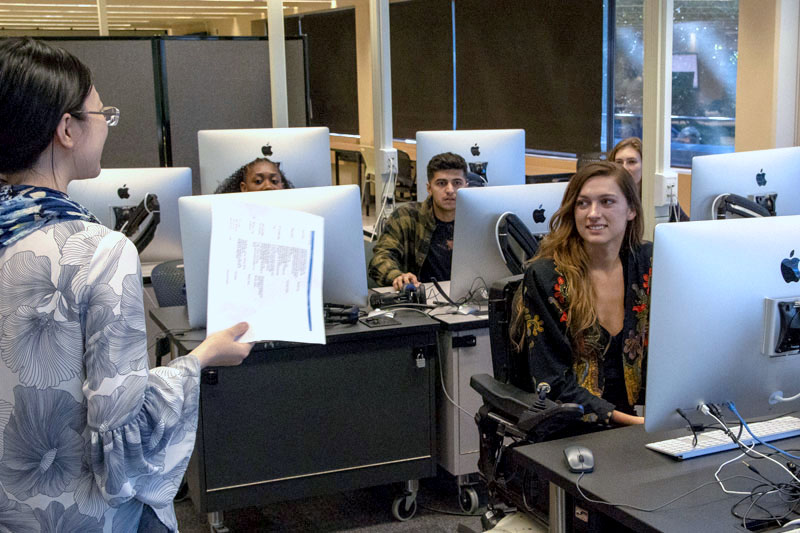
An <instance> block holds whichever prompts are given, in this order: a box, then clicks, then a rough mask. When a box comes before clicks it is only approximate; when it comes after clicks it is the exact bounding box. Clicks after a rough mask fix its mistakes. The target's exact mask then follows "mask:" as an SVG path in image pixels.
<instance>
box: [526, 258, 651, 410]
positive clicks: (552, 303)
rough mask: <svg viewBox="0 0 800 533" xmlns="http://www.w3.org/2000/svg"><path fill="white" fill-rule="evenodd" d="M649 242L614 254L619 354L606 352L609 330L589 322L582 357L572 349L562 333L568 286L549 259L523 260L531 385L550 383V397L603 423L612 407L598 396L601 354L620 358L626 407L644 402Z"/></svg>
mask: <svg viewBox="0 0 800 533" xmlns="http://www.w3.org/2000/svg"><path fill="white" fill-rule="evenodd" d="M652 255H653V245H652V243H649V242H646V243H643V244H642V245H641V246H640V247H638V248H636V249H635V250H633V251H631V250H625V251H623V252H621V253H620V259H621V260H622V265H623V268H624V269H625V283H626V289H625V319H624V322H623V330H624V332H625V333H624V348H623V353H622V354H619V353H617V354H606V353H605V352H606V350H607V348H608V346H609V343H610V341H611V337H610V335H609V333H608V332H607V331H606V330H605V329H604V328H603V327H602V326H600V324H599V323H595V325H594V326H592V327H591V328H590V329H589V330H588V331H587V332H586V333H585V339H584V342H585V345H586V348H587V352H588V353H587V357H585V358H577V357H575V356H574V354H573V346H572V339H571V338H570V336H569V334H568V332H567V309H569V298H570V287H569V286H568V284H567V283H566V281H565V279H564V277H563V276H562V275H561V273H559V272H558V270H556V267H555V263H554V262H553V260H552V259H539V260H536V261H534V262H533V263H531V264H530V265H528V267H527V268H526V269H525V277H524V281H523V284H522V290H523V292H522V296H523V301H524V303H525V309H524V316H523V318H524V321H525V343H524V346H525V348H524V349H525V350H526V352H527V357H528V366H529V369H530V371H531V374H532V376H531V377H532V383H531V385H532V387H531V388H532V390H533V389H534V388H535V386H536V385H537V384H538V383H539V382H542V381H544V382H547V383H548V384H550V387H551V388H552V392H551V394H550V397H551V398H553V399H556V400H560V401H562V402H573V403H579V404H582V405H583V406H584V409H585V410H586V414H587V416H586V417H585V419H586V420H587V421H596V422H601V423H608V422H609V420H610V417H611V412H612V411H613V410H614V409H615V406H614V405H613V404H611V403H610V402H607V401H606V400H604V399H603V398H602V396H603V385H604V377H603V358H604V357H605V356H606V355H608V356H614V357H620V356H621V357H622V358H623V365H622V366H623V371H624V376H625V388H626V391H627V395H628V401H629V403H630V405H631V406H633V405H636V404H637V403H643V401H644V375H645V374H644V372H645V360H646V358H647V333H648V325H649V315H650V277H651V273H652V269H651V264H652Z"/></svg>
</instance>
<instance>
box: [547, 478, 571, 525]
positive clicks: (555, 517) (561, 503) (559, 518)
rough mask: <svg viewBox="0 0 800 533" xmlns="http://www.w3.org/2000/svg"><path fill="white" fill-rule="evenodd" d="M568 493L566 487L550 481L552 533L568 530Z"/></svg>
mask: <svg viewBox="0 0 800 533" xmlns="http://www.w3.org/2000/svg"><path fill="white" fill-rule="evenodd" d="M566 498H567V494H566V492H564V489H562V488H561V487H559V486H558V485H556V484H554V483H550V533H566V531H567V503H566Z"/></svg>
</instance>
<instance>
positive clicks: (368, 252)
mask: <svg viewBox="0 0 800 533" xmlns="http://www.w3.org/2000/svg"><path fill="white" fill-rule="evenodd" d="M376 244H377V241H367V240H365V241H364V260H365V262H366V265H365V268H366V269H367V288H368V289H375V288H377V287H378V284H377V283H376V282H375V280H374V279H372V278H371V277H370V276H369V262H370V261H372V256H373V255H374V252H373V248H375V245H376Z"/></svg>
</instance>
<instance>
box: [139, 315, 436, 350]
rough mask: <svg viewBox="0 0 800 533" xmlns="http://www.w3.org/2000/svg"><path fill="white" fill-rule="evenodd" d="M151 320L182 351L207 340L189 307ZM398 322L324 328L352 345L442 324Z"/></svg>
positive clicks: (414, 318) (417, 318)
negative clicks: (191, 322)
mask: <svg viewBox="0 0 800 533" xmlns="http://www.w3.org/2000/svg"><path fill="white" fill-rule="evenodd" d="M150 317H151V318H152V319H153V321H154V322H155V324H156V325H157V326H158V327H159V328H160V329H161V330H162V331H164V332H166V333H167V334H168V335H169V337H170V338H171V340H172V341H173V342H175V343H176V344H178V345H179V346H180V347H181V348H183V349H185V350H187V351H190V350H193V349H194V348H196V347H197V345H198V344H200V343H201V342H202V341H203V340H204V339H205V338H206V330H205V329H190V328H189V318H188V315H187V312H186V306H179V307H159V308H156V309H153V310H151V311H150ZM398 320H399V321H400V322H401V323H400V324H396V325H392V326H386V327H377V328H370V327H368V326H365V325H364V324H361V323H360V322H359V323H357V324H334V325H330V326H327V327H326V328H325V336H326V341H327V343H328V344H333V343H341V342H349V341H353V340H366V339H377V338H381V337H390V336H396V335H414V334H417V333H422V332H431V331H435V330H437V329H438V328H439V323H438V322H437V321H436V320H434V319H432V318H430V317H427V316H425V315H423V314H421V313H415V312H408V311H407V312H401V313H400V316H399V317H398ZM280 345H281V346H282V347H288V346H292V345H296V346H302V344H300V343H285V342H282V343H280ZM267 348H269V346H267V345H265V343H263V342H260V343H256V345H255V346H254V347H253V351H255V352H257V351H261V350H263V349H267Z"/></svg>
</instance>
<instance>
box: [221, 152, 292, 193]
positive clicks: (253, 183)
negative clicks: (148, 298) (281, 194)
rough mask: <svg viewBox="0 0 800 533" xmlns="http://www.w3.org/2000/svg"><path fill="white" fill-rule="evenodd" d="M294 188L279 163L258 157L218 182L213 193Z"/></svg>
mask: <svg viewBox="0 0 800 533" xmlns="http://www.w3.org/2000/svg"><path fill="white" fill-rule="evenodd" d="M280 189H294V185H292V182H291V181H289V180H288V179H286V175H285V174H284V173H283V171H282V170H281V167H280V164H279V163H275V162H274V161H272V160H270V159H267V158H266V157H259V158H257V159H253V160H252V161H250V162H249V163H247V164H246V165H243V166H242V167H240V168H239V170H237V171H236V172H234V173H233V174H231V175H230V177H228V178H226V179H225V181H223V182H222V183H220V184H219V187H217V190H216V191H214V194H220V193H226V192H254V191H277V190H280Z"/></svg>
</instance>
